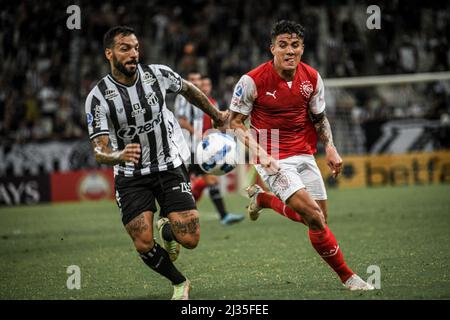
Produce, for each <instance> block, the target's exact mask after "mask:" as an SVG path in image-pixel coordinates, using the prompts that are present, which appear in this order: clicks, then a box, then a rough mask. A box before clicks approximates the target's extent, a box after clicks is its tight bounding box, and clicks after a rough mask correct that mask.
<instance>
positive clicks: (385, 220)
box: [0, 185, 450, 300]
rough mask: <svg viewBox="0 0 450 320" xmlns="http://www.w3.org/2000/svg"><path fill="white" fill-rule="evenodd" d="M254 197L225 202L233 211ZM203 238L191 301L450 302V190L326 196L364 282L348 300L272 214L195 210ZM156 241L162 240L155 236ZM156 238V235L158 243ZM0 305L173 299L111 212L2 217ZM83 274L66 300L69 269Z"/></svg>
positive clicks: (192, 253)
mask: <svg viewBox="0 0 450 320" xmlns="http://www.w3.org/2000/svg"><path fill="white" fill-rule="evenodd" d="M246 203H247V199H246V198H243V197H241V196H239V195H229V196H227V197H226V204H227V207H228V209H229V211H231V212H244V208H245V205H246ZM199 209H200V212H201V218H200V222H201V240H200V244H199V246H198V247H197V248H196V249H195V250H186V249H182V251H181V254H180V257H179V260H178V261H177V262H176V265H177V266H178V267H179V269H180V270H182V271H183V273H184V274H185V275H186V276H187V277H188V278H189V279H190V280H191V282H192V284H193V290H192V291H191V298H192V299H252V300H253V299H258V300H259V299H275V300H276V299H449V298H450V185H442V186H415V187H395V188H394V187H392V188H374V189H357V190H340V191H337V190H330V191H329V226H330V228H331V230H333V232H334V234H335V235H336V238H337V239H338V241H339V244H340V246H341V249H342V250H343V253H344V256H345V257H346V260H347V262H348V264H349V266H350V267H351V268H352V269H353V270H354V271H355V272H357V273H358V274H359V275H360V276H361V277H362V278H364V279H367V278H368V277H369V276H370V274H368V273H366V271H367V268H368V267H369V266H370V265H377V266H379V267H380V270H381V289H380V290H375V291H373V292H364V293H361V292H350V291H347V290H345V289H344V288H343V286H342V285H341V284H340V282H339V281H338V277H337V276H336V275H335V274H334V273H333V272H332V271H331V269H330V268H329V267H328V266H327V265H326V264H325V263H324V262H323V261H322V260H321V259H320V257H319V256H318V255H317V254H316V253H315V251H314V249H313V248H312V246H311V244H310V242H309V239H308V235H307V229H306V227H305V226H303V225H301V224H298V223H295V222H292V221H290V220H288V219H286V218H284V217H281V216H280V215H278V214H276V213H274V212H273V211H271V210H267V209H266V210H264V211H263V213H262V215H261V217H260V219H259V220H258V221H256V222H251V221H249V220H248V219H247V220H245V221H243V222H242V223H240V224H237V225H233V226H227V227H225V226H222V225H220V224H219V222H218V218H217V215H216V213H215V212H214V210H213V207H212V205H211V202H210V200H209V198H208V197H207V196H206V195H205V196H204V198H203V199H202V201H201V202H200V204H199ZM155 234H157V233H156V232H155ZM156 237H157V236H156ZM0 261H1V263H0V275H1V281H0V299H169V298H170V297H171V294H172V287H171V285H170V283H169V281H167V280H166V279H164V278H162V277H161V276H159V275H158V274H156V273H155V272H153V271H151V270H149V269H148V267H147V266H145V265H144V263H142V262H141V260H140V258H139V257H138V255H137V254H136V252H135V250H134V248H133V246H132V243H131V241H130V239H129V237H128V235H127V234H126V232H125V230H124V228H123V226H122V224H121V221H120V217H119V212H118V209H117V207H116V205H115V203H113V202H90V203H79V204H78V203H77V204H57V205H38V206H21V207H2V208H0ZM70 265H77V266H79V267H80V269H81V289H80V290H69V289H67V287H66V281H67V278H68V277H69V274H67V273H66V271H67V267H68V266H70Z"/></svg>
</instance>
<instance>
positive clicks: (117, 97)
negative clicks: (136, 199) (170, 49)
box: [85, 64, 190, 176]
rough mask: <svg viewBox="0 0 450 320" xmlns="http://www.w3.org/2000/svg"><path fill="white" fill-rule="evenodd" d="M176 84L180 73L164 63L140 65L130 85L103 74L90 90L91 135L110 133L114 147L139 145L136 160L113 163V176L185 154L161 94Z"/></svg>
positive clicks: (177, 160)
mask: <svg viewBox="0 0 450 320" xmlns="http://www.w3.org/2000/svg"><path fill="white" fill-rule="evenodd" d="M181 87H182V79H181V77H180V76H179V75H178V74H177V73H175V72H174V71H172V70H171V69H170V68H169V67H167V66H165V65H157V64H152V65H144V64H139V66H138V76H137V79H136V82H135V83H134V84H133V85H131V86H126V85H123V84H120V83H118V82H117V81H115V80H114V79H113V78H112V77H111V75H109V74H108V75H107V76H105V77H104V78H103V79H102V80H100V81H99V82H98V83H97V85H96V86H95V87H94V88H93V89H92V90H91V92H90V93H89V95H88V97H87V98H86V105H85V109H86V116H87V125H88V130H89V137H90V139H93V138H95V137H97V136H100V135H109V138H110V141H111V146H112V148H113V150H122V149H124V148H125V145H127V144H129V143H139V144H140V145H141V157H140V160H139V163H138V164H134V163H132V162H126V163H121V164H118V165H115V166H114V174H115V175H123V176H139V175H145V174H150V173H152V172H159V171H164V170H168V169H173V168H176V167H178V166H179V165H181V164H182V163H183V161H185V160H186V159H187V158H189V155H190V152H189V148H188V146H187V145H186V142H185V140H184V137H183V133H182V131H181V128H180V125H179V124H178V121H177V120H176V119H175V116H174V114H173V113H172V112H171V111H170V110H169V109H168V108H167V106H166V94H167V93H170V92H173V93H178V92H180V90H181Z"/></svg>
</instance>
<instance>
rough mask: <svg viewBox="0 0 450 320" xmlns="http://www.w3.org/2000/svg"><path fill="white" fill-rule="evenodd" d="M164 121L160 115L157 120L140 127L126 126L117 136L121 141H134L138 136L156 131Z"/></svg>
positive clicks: (159, 114)
mask: <svg viewBox="0 0 450 320" xmlns="http://www.w3.org/2000/svg"><path fill="white" fill-rule="evenodd" d="M161 121H162V114H161V113H158V116H157V117H156V119H153V120H150V121H147V122H145V123H144V124H143V125H140V126H125V127H122V128H120V129H119V130H118V131H117V135H118V136H119V137H120V138H121V139H133V138H134V137H135V136H136V135H137V134H139V135H141V134H146V133H149V132H151V131H153V130H155V128H156V126H158V125H159V124H160V123H161Z"/></svg>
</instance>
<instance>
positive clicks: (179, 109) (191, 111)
mask: <svg viewBox="0 0 450 320" xmlns="http://www.w3.org/2000/svg"><path fill="white" fill-rule="evenodd" d="M174 113H175V116H176V117H177V119H180V118H181V117H183V118H185V119H186V120H187V121H188V122H189V123H190V124H191V126H192V128H194V132H195V133H196V134H195V135H192V136H191V134H190V133H189V131H188V130H183V134H184V138H185V140H186V141H187V142H188V145H190V146H191V152H195V151H196V148H197V145H198V143H199V142H200V139H199V136H201V135H202V134H203V111H202V110H201V109H199V108H197V107H196V106H194V105H193V104H192V103H190V102H189V101H187V100H186V98H185V97H183V96H181V95H178V96H177V97H176V98H175V106H174Z"/></svg>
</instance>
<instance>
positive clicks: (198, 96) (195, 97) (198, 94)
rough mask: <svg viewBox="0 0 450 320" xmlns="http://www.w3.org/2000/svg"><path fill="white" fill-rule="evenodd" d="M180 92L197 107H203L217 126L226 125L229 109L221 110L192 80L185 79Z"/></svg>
mask: <svg viewBox="0 0 450 320" xmlns="http://www.w3.org/2000/svg"><path fill="white" fill-rule="evenodd" d="M180 94H181V95H182V96H183V97H185V98H186V100H187V101H189V102H190V103H192V104H193V105H194V106H196V107H197V108H199V109H201V110H202V111H203V112H205V113H206V114H207V115H209V116H210V117H211V118H212V119H213V121H214V124H215V126H216V127H221V126H223V125H225V122H226V121H227V119H228V116H229V113H228V112H227V111H219V110H218V109H217V108H216V107H215V106H214V105H213V104H212V103H211V102H210V101H209V99H208V97H207V96H206V95H205V94H204V93H203V92H202V91H200V89H199V88H197V87H196V86H194V85H193V84H192V83H191V82H189V81H187V80H185V79H183V84H182V88H181V92H180Z"/></svg>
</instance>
